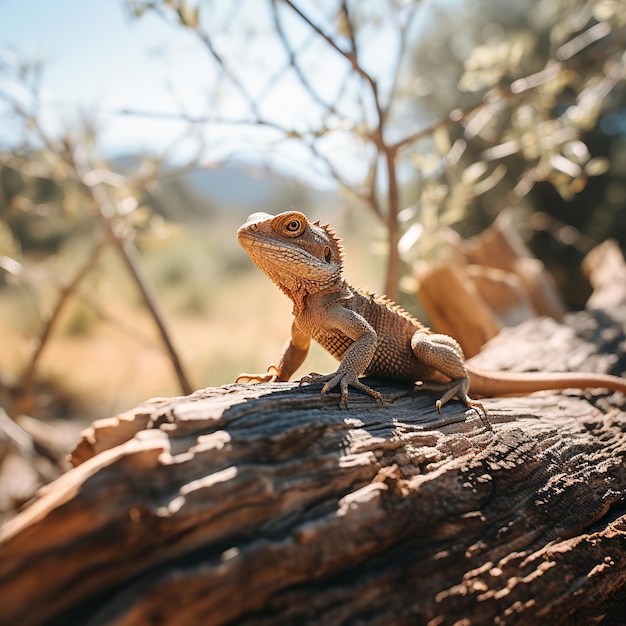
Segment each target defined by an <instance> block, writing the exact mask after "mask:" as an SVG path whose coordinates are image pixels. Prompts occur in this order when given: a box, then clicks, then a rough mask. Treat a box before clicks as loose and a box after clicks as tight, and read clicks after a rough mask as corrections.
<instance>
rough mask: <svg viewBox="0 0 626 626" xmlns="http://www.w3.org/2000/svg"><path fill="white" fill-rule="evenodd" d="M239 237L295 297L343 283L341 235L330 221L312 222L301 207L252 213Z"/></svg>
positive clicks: (260, 265)
mask: <svg viewBox="0 0 626 626" xmlns="http://www.w3.org/2000/svg"><path fill="white" fill-rule="evenodd" d="M237 239H238V240H239V243H240V244H241V246H242V247H243V249H244V250H245V251H246V252H247V253H248V255H249V256H250V258H251V259H252V261H253V262H254V264H255V265H256V266H257V267H258V268H259V269H261V270H263V271H264V272H265V273H266V274H267V275H268V276H269V277H270V278H271V279H272V280H273V281H274V282H275V283H276V284H277V285H278V286H279V287H280V288H281V289H282V290H283V291H284V292H285V293H286V294H287V295H288V296H289V297H290V298H292V300H293V299H294V298H295V297H296V296H297V294H301V295H306V294H307V293H317V292H320V291H328V290H331V289H333V288H334V287H335V286H337V285H339V284H340V283H341V278H342V276H341V270H342V267H343V258H342V251H341V245H340V244H339V238H338V237H337V236H336V235H335V233H334V231H333V230H332V229H331V228H330V226H329V225H328V224H326V225H324V226H320V224H319V222H315V223H311V222H309V220H308V219H307V217H306V216H305V215H303V214H302V213H299V212H298V211H287V212H285V213H280V214H279V215H276V216H274V215H269V214H268V213H253V214H252V215H251V216H250V217H249V218H248V220H247V221H246V223H245V224H244V225H243V226H242V227H241V228H240V229H239V230H238V231H237Z"/></svg>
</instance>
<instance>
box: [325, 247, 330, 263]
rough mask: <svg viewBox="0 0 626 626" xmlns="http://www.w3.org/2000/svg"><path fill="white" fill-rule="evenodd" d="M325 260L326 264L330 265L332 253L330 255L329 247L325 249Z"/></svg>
mask: <svg viewBox="0 0 626 626" xmlns="http://www.w3.org/2000/svg"><path fill="white" fill-rule="evenodd" d="M324 258H325V259H326V263H330V259H331V253H330V248H329V247H328V246H326V247H325V248H324Z"/></svg>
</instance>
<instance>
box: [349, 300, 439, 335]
mask: <svg viewBox="0 0 626 626" xmlns="http://www.w3.org/2000/svg"><path fill="white" fill-rule="evenodd" d="M361 293H363V294H365V295H366V296H368V297H369V298H371V299H372V300H374V302H376V303H377V304H379V305H381V306H383V307H384V308H385V309H387V310H388V311H391V312H392V313H394V314H395V315H398V316H399V317H402V318H404V319H405V320H408V321H409V322H411V323H413V324H415V325H416V326H418V327H420V328H424V329H425V330H427V327H426V326H424V324H422V323H421V322H420V321H419V320H418V319H417V318H416V317H415V316H413V315H411V314H410V313H409V312H408V311H407V310H406V309H403V308H402V307H401V306H400V305H399V304H397V303H396V302H394V301H393V300H390V299H389V298H388V297H387V296H379V295H377V294H375V293H371V292H370V291H362V292H361Z"/></svg>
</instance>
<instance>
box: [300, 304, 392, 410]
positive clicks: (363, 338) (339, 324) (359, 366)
mask: <svg viewBox="0 0 626 626" xmlns="http://www.w3.org/2000/svg"><path fill="white" fill-rule="evenodd" d="M322 323H324V324H325V325H326V326H327V327H329V328H332V329H333V330H338V331H340V332H341V333H343V334H344V335H346V336H347V337H349V338H350V339H352V340H353V343H352V344H351V345H350V346H349V347H348V349H347V350H346V351H345V352H344V354H343V357H342V359H341V363H340V364H339V367H338V368H337V371H335V372H333V373H332V374H316V373H311V374H309V375H308V376H304V377H303V378H302V380H301V381H300V384H309V383H325V384H324V386H323V387H322V396H325V395H326V394H327V393H328V392H329V391H330V390H331V389H332V388H333V387H335V386H336V385H339V388H340V390H341V398H340V400H339V404H340V405H341V404H343V405H344V406H345V407H346V408H347V407H348V387H349V386H350V387H354V388H355V389H359V390H360V391H363V392H364V393H367V394H369V395H370V396H373V397H374V398H376V399H377V400H378V401H379V402H380V403H381V404H383V397H382V396H381V395H380V393H378V391H376V390H375V389H372V388H371V387H368V386H367V385H365V384H363V383H362V382H361V381H360V380H359V375H361V374H362V373H363V372H365V370H366V369H367V366H368V365H369V364H370V362H371V360H372V358H373V356H374V352H375V351H376V345H377V344H378V336H377V335H376V331H375V330H374V329H373V328H372V327H371V326H370V324H369V323H368V322H367V321H366V320H365V318H364V317H362V316H361V315H359V314H358V313H356V312H355V311H352V310H351V309H347V308H345V307H344V306H342V305H341V304H339V303H335V304H332V305H330V306H329V307H327V309H326V314H325V316H324V319H323V321H322Z"/></svg>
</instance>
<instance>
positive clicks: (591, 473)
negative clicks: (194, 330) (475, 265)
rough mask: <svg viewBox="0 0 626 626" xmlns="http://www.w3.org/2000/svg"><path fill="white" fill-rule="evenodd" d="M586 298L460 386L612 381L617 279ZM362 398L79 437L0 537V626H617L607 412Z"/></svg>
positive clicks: (613, 441)
mask: <svg viewBox="0 0 626 626" xmlns="http://www.w3.org/2000/svg"><path fill="white" fill-rule="evenodd" d="M612 275H613V276H615V273H613V274H612ZM600 287H601V288H602V289H603V290H604V293H605V296H606V297H605V298H604V299H603V298H602V297H601V296H600V295H596V299H595V302H596V303H599V304H600V305H601V304H602V302H605V301H606V302H609V303H610V310H608V309H605V310H602V309H595V310H590V311H586V312H582V313H578V314H575V315H569V316H567V317H566V318H565V320H564V322H562V323H561V322H557V321H554V320H550V319H543V320H533V321H531V322H527V323H526V324H524V325H522V326H519V327H517V328H515V329H509V330H507V331H505V332H503V333H501V334H500V335H498V337H497V338H496V339H495V340H494V341H492V342H491V343H490V344H489V345H488V346H487V349H486V350H485V351H484V353H483V354H481V356H480V357H479V359H480V361H479V362H480V364H481V365H482V366H484V367H488V366H492V367H498V368H503V369H505V368H511V369H522V370H523V369H539V370H558V369H569V370H591V371H610V372H611V373H613V374H622V375H623V374H624V373H626V355H625V345H626V343H625V338H624V320H626V293H625V292H626V279H625V280H621V282H620V285H616V284H615V281H614V280H613V281H610V282H607V284H606V285H605V286H602V285H600ZM620 289H621V290H622V293H621V295H620ZM607 290H609V291H610V297H608V296H607V294H609V291H607ZM371 383H372V385H373V386H375V387H376V388H377V389H379V390H380V391H381V392H382V393H383V396H384V398H385V401H386V405H387V406H386V408H385V409H383V410H381V409H380V407H379V405H378V404H377V403H376V402H375V401H374V400H373V399H372V398H370V397H369V396H364V395H361V394H359V393H358V392H356V391H353V392H351V394H350V396H349V403H350V405H349V409H348V410H342V409H339V408H338V407H337V406H336V404H335V403H334V402H333V400H332V399H330V398H328V399H327V400H326V401H325V402H322V401H321V399H320V396H319V391H320V388H319V385H316V386H309V387H298V386H297V384H292V383H283V384H263V385H256V386H252V385H250V386H248V385H227V386H225V387H221V388H213V389H204V390H201V391H198V392H196V393H194V394H192V395H191V396H188V397H180V398H167V399H157V400H152V401H149V402H147V403H145V404H144V405H142V406H140V407H138V408H136V409H134V410H132V411H129V412H127V413H125V414H122V415H119V416H117V417H114V418H111V419H108V420H101V421H99V422H96V423H95V424H94V425H93V427H92V428H91V429H89V430H88V431H86V432H85V433H84V435H83V437H82V440H81V441H80V442H79V444H78V445H77V447H76V449H75V450H74V452H73V454H72V462H73V464H74V465H75V467H74V468H73V469H72V470H70V471H68V472H67V473H66V474H65V475H64V476H62V477H61V478H60V479H58V480H57V481H55V482H54V483H51V484H50V485H48V486H47V487H46V488H45V489H44V490H42V492H41V493H40V495H39V496H38V498H37V499H36V501H34V502H33V503H31V504H30V506H28V507H27V508H26V509H25V510H24V511H23V512H21V513H20V514H19V515H18V516H17V517H16V518H14V519H13V520H12V521H11V522H9V523H8V524H7V525H6V526H5V528H4V529H3V530H2V534H1V535H0V538H1V539H0V596H1V597H0V600H1V602H0V607H1V608H0V624H3V625H4V624H7V625H8V624H21V625H29V624H31V625H33V624H81V625H92V626H95V625H105V624H115V625H124V626H130V625H138V624H142V625H143V624H168V625H170V624H171V625H174V624H268V625H269V624H291V623H294V624H295V623H297V624H353V623H364V624H432V625H433V626H434V625H439V624H454V623H463V624H491V623H494V624H515V625H518V624H529V625H530V624H533V625H534V624H551V625H553V624H590V623H598V622H600V621H602V620H604V622H603V623H607V624H623V623H626V500H625V496H626V463H625V458H626V413H625V410H626V399H625V398H624V397H623V396H622V395H621V394H618V393H615V394H608V393H606V392H602V391H594V392H580V391H568V392H566V393H561V394H554V393H547V392H544V393H541V394H535V395H533V396H529V397H525V398H499V399H491V400H486V401H485V405H486V407H487V409H488V411H489V413H490V417H491V420H492V422H493V423H494V431H495V432H494V433H490V432H487V431H485V430H484V428H483V427H482V425H481V422H480V420H479V419H478V418H477V417H475V416H473V415H472V414H471V412H469V413H468V414H465V412H464V407H462V405H460V404H459V403H457V402H451V403H450V404H449V405H446V406H445V407H444V410H443V414H442V416H438V415H437V413H436V411H435V409H434V403H435V399H436V395H433V394H430V393H421V394H417V395H416V396H415V397H411V395H410V391H411V390H410V389H409V388H407V387H399V386H396V385H392V384H390V383H389V382H381V381H371ZM462 620H464V621H462Z"/></svg>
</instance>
